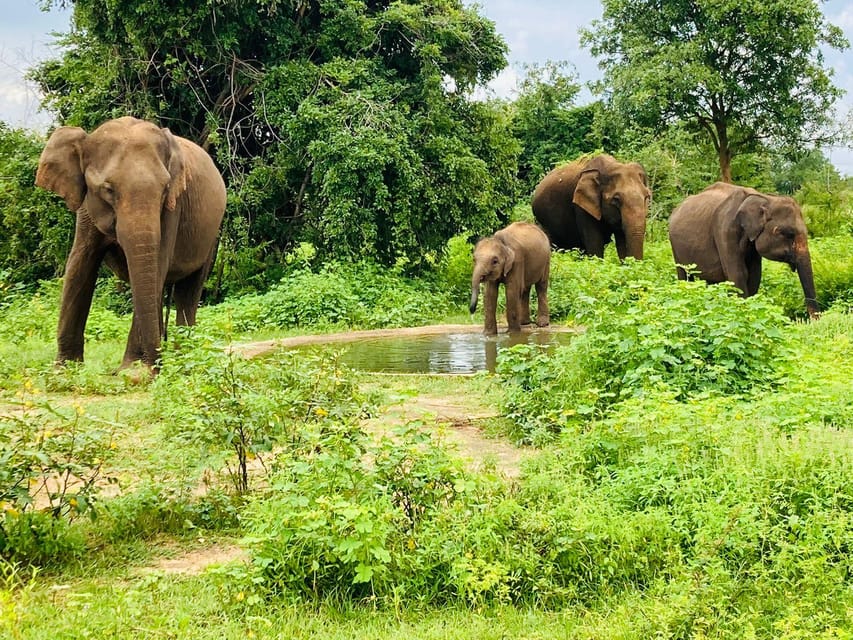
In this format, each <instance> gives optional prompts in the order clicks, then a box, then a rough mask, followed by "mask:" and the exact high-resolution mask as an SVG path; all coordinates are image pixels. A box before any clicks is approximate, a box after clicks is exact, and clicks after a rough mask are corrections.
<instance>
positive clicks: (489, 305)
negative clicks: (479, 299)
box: [483, 280, 498, 336]
mask: <svg viewBox="0 0 853 640" xmlns="http://www.w3.org/2000/svg"><path fill="white" fill-rule="evenodd" d="M497 311H498V283H497V282H493V281H491V280H487V281H486V282H485V283H484V284H483V314H484V315H485V327H484V328H483V333H485V334H486V335H487V336H493V335H496V334H497V332H498V321H497Z"/></svg>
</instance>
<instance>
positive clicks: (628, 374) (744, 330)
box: [498, 265, 785, 441]
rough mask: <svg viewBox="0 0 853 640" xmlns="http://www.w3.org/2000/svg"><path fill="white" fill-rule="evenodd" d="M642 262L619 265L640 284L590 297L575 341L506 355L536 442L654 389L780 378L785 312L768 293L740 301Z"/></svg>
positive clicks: (731, 389) (511, 383)
mask: <svg viewBox="0 0 853 640" xmlns="http://www.w3.org/2000/svg"><path fill="white" fill-rule="evenodd" d="M633 267H634V266H633V265H626V266H622V267H619V269H622V270H624V271H625V272H627V273H631V274H632V275H634V276H635V278H634V279H632V280H631V281H630V282H628V283H625V284H623V285H622V286H621V287H619V288H609V287H607V288H604V287H602V288H601V289H600V290H598V291H597V292H596V293H597V295H598V297H597V298H593V297H587V298H586V301H587V304H588V306H587V308H586V309H578V310H577V311H576V318H577V319H578V321H579V322H581V323H582V324H584V325H586V331H585V332H584V333H583V334H582V335H580V336H579V337H577V338H576V339H575V340H574V341H573V342H572V343H571V344H570V345H568V346H566V347H560V348H557V349H555V350H554V351H553V352H549V353H547V354H546V353H544V352H542V351H541V350H540V349H539V348H538V347H536V346H532V345H519V346H516V347H513V348H512V349H510V350H509V351H508V353H507V354H506V355H504V357H502V358H501V360H500V361H499V362H498V373H499V375H501V376H502V377H503V378H504V380H505V381H506V382H507V383H508V384H507V389H508V391H507V394H506V396H505V405H504V410H505V412H506V414H507V415H508V416H509V417H510V418H512V419H513V420H515V421H516V422H517V423H518V424H519V426H521V427H522V430H523V431H524V432H525V433H526V434H527V439H529V440H534V441H541V440H542V439H547V437H548V434H550V433H553V432H554V431H559V429H560V428H561V427H562V426H563V425H565V424H566V423H567V422H571V421H573V420H575V419H578V418H581V419H588V418H589V417H590V416H593V415H601V413H602V412H603V411H605V410H606V409H607V407H608V406H609V405H612V404H613V403H615V402H618V401H619V400H622V399H624V398H626V397H630V396H636V395H641V394H644V393H648V392H650V391H652V390H670V391H672V392H674V393H675V394H676V395H677V396H678V397H686V396H689V395H691V394H694V393H697V392H703V391H715V392H721V393H738V392H743V391H747V390H749V389H752V388H754V387H755V386H756V385H758V386H760V385H762V384H766V383H769V382H771V381H772V380H773V379H774V376H775V366H774V364H775V361H776V359H777V358H779V357H783V356H784V354H785V349H784V347H783V345H782V331H781V328H782V327H783V326H784V324H785V319H784V318H783V317H782V316H781V315H780V314H779V313H778V312H777V311H776V310H775V309H774V307H773V306H772V305H771V304H769V302H768V301H767V300H766V299H764V298H762V297H760V296H757V297H753V298H748V299H743V298H740V297H738V296H737V295H735V292H734V291H733V288H732V287H731V286H729V285H725V284H723V285H716V286H713V287H708V286H706V285H705V284H704V283H702V282H680V281H673V282H672V283H671V284H660V283H658V282H655V281H652V280H649V279H646V278H645V277H644V272H647V268H646V267H643V268H642V269H634V268H633ZM604 271H606V270H604Z"/></svg>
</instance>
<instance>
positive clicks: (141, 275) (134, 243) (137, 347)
mask: <svg viewBox="0 0 853 640" xmlns="http://www.w3.org/2000/svg"><path fill="white" fill-rule="evenodd" d="M117 218H118V221H117V224H116V237H117V240H118V242H119V244H120V245H121V247H122V249H123V251H124V254H125V256H126V258H127V269H128V273H129V275H130V289H131V294H132V297H133V322H132V326H131V329H130V331H131V335H130V338H129V340H128V345H127V352H126V353H125V357H124V363H123V364H124V365H128V364H130V363H131V362H132V361H133V360H142V362H144V363H145V364H147V365H149V366H154V365H155V364H156V362H157V359H158V358H159V356H160V323H161V321H162V317H161V306H162V295H163V293H162V275H161V274H160V240H161V239H160V211H159V210H157V211H155V212H154V214H153V215H151V214H149V215H148V216H147V218H145V220H146V222H145V223H140V222H139V220H140V217H139V216H138V214H137V216H136V219H135V220H133V221H132V222H131V223H130V224H126V225H123V224H122V217H121V216H120V215H119V216H117ZM152 218H153V222H152ZM131 225H132V226H131Z"/></svg>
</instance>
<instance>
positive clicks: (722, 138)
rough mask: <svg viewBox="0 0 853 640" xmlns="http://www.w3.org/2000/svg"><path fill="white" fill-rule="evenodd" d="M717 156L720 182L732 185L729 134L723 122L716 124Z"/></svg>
mask: <svg viewBox="0 0 853 640" xmlns="http://www.w3.org/2000/svg"><path fill="white" fill-rule="evenodd" d="M715 126H716V129H717V142H718V143H719V144H718V146H717V156H718V158H719V160H720V180H722V181H723V182H727V183H728V184H731V183H732V149H731V147H730V146H729V132H728V129H727V127H726V123H725V122H717V123H716V125H715Z"/></svg>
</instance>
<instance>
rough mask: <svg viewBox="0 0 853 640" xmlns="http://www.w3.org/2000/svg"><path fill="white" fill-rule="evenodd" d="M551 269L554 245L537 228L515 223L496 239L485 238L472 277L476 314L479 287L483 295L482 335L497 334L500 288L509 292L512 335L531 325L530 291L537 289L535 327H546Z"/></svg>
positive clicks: (477, 248)
mask: <svg viewBox="0 0 853 640" xmlns="http://www.w3.org/2000/svg"><path fill="white" fill-rule="evenodd" d="M550 268H551V245H550V244H549V242H548V236H546V235H545V232H543V231H542V229H540V228H539V227H537V226H536V225H535V224H531V223H530V222H514V223H512V224H511V225H509V226H508V227H506V228H504V229H501V230H500V231H498V232H497V233H495V234H494V235H493V236H489V237H488V238H483V239H482V240H480V241H479V242H477V245H476V246H475V247H474V272H473V274H472V275H471V306H470V311H471V313H474V312H475V311H476V310H477V298H478V296H479V294H480V285H481V284H483V283H485V287H484V291H483V311H484V313H485V328H484V331H483V333H485V334H486V335H492V336H493V335H495V334H496V333H497V332H498V325H497V318H496V317H495V316H496V312H497V302H498V285H499V284H500V283H503V285H504V288H505V290H506V320H507V324H508V325H509V331H510V333H514V332H518V331H521V325H522V324H530V289H531V288H532V287H533V286H535V287H536V298H537V306H538V308H537V316H536V324H537V325H538V326H540V327H547V326H548V323H549V317H548V316H549V314H548V277H549V273H550Z"/></svg>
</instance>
